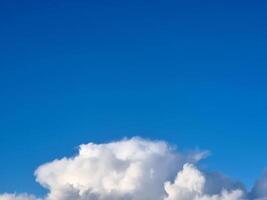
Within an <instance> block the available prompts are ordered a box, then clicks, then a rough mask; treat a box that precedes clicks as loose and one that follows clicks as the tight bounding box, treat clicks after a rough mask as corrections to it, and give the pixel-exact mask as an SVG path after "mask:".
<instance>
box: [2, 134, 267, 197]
mask: <svg viewBox="0 0 267 200" xmlns="http://www.w3.org/2000/svg"><path fill="white" fill-rule="evenodd" d="M206 155H207V152H205V151H199V152H193V153H188V154H185V153H179V152H177V151H176V150H175V148H173V147H171V146H170V145H168V144H167V143H166V142H163V141H150V140H144V139H141V138H132V139H129V140H121V141H117V142H111V143H106V144H93V143H89V144H84V145H80V148H79V152H78V154H77V155H75V156H73V157H71V158H62V159H58V160H54V161H52V162H48V163H46V164H43V165H41V166H40V167H39V168H38V169H37V170H36V171H35V176H36V181H37V182H38V183H40V185H41V186H43V187H44V188H47V189H48V191H49V192H48V194H47V195H46V196H45V197H44V198H42V199H37V198H36V197H34V196H32V195H27V194H21V195H15V194H3V195H0V200H245V199H253V200H256V199H257V200H267V199H264V198H267V193H266V185H267V184H266V182H267V177H265V176H263V177H262V178H261V179H260V180H259V181H258V182H257V183H256V184H255V186H254V188H253V190H252V192H251V193H249V194H248V193H247V192H246V190H245V188H244V187H243V185H242V184H241V183H239V182H236V181H232V180H231V179H229V178H227V177H225V176H223V175H221V174H219V173H206V172H202V171H200V170H199V169H198V168H197V167H196V166H197V162H198V161H199V160H201V159H203V158H204V157H206Z"/></svg>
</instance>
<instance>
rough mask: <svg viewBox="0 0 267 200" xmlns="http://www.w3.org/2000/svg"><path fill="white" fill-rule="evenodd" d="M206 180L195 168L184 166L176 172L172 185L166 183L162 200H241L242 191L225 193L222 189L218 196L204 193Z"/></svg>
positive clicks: (188, 165) (189, 165)
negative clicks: (165, 195)
mask: <svg viewBox="0 0 267 200" xmlns="http://www.w3.org/2000/svg"><path fill="white" fill-rule="evenodd" d="M205 183H206V178H205V175H204V174H203V173H202V172H200V171H199V170H198V169H197V168H196V167H194V166H193V165H191V164H185V165H184V167H183V169H182V170H181V171H180V172H178V174H177V177H176V179H175V181H174V183H173V184H172V183H170V182H166V183H165V191H166V192H167V197H166V198H165V199H164V200H241V199H243V196H244V193H243V191H242V190H240V189H237V190H231V191H227V190H225V189H222V191H221V192H220V193H219V194H213V195H208V194H206V193H205V192H204V191H205V186H206V185H205Z"/></svg>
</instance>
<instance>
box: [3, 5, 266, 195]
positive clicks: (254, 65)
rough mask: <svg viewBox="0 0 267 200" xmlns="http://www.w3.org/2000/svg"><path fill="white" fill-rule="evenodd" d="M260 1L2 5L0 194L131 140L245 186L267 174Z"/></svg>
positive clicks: (34, 188)
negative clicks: (160, 147) (44, 169)
mask: <svg viewBox="0 0 267 200" xmlns="http://www.w3.org/2000/svg"><path fill="white" fill-rule="evenodd" d="M266 9H267V3H266V2H264V1H193V0H191V1H139V0H137V1H120V0H118V1H93V0H92V1H60V0H59V1H56V2H53V1H36V0H35V1H27V2H22V1H13V0H8V1H7V0H4V1H1V2H0V36H1V37H0V44H1V45H0V53H1V56H0V92H1V98H0V122H1V123H0V152H1V157H0V163H1V170H0V192H13V191H17V192H23V191H27V192H31V193H36V194H40V193H43V192H44V191H43V190H42V189H41V188H40V187H39V186H38V184H37V183H35V181H34V176H33V171H34V169H36V167H37V166H39V165H40V164H42V163H44V162H47V161H49V160H52V159H54V158H59V157H62V156H67V155H72V154H73V153H74V152H76V149H75V148H76V147H77V146H78V145H79V144H81V143H87V142H89V141H92V142H106V141H110V140H116V139H120V138H123V137H131V136H135V135H139V136H142V137H145V138H152V139H162V140H166V141H169V142H171V143H172V144H174V145H177V147H178V148H179V149H184V150H188V149H197V148H200V149H208V150H210V151H211V152H212V155H211V156H210V157H209V158H208V159H207V160H206V161H204V162H203V165H204V166H206V165H207V166H208V169H209V170H214V169H216V170H219V171H221V172H223V173H225V174H228V175H230V176H231V177H234V178H237V179H240V180H242V181H244V182H245V183H246V184H247V185H251V184H252V182H253V181H254V180H255V178H256V177H257V176H258V175H259V173H260V172H261V171H263V170H264V168H265V167H266V166H267V160H266V159H265V158H266V153H267V148H266V141H267V136H266V133H267V123H266V120H267V105H266V102H267V93H266V86H267V79H266V76H267V67H266V66H267V59H266V52H267V37H266V33H267V13H266Z"/></svg>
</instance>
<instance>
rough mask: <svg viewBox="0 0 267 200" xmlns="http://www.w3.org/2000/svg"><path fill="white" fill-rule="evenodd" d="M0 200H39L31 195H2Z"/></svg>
mask: <svg viewBox="0 0 267 200" xmlns="http://www.w3.org/2000/svg"><path fill="white" fill-rule="evenodd" d="M0 200H40V199H37V198H36V197H35V196H33V195H28V194H19V195H16V194H8V193H5V194H2V195H0Z"/></svg>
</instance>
